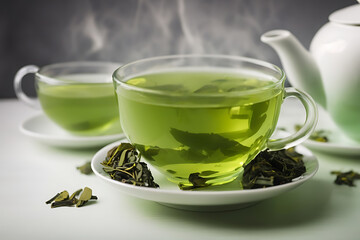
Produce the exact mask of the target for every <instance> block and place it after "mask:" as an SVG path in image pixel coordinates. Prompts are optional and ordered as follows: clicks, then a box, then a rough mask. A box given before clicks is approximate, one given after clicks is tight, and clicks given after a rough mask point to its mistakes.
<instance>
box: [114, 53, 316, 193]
mask: <svg viewBox="0 0 360 240" xmlns="http://www.w3.org/2000/svg"><path fill="white" fill-rule="evenodd" d="M113 80H114V83H115V91H116V94H117V99H118V104H119V112H120V122H121V125H122V128H123V131H124V133H125V135H126V136H127V138H128V139H129V141H130V142H131V143H132V144H134V145H135V146H136V147H137V149H138V150H139V151H140V152H141V155H142V157H143V158H145V159H146V161H147V162H148V163H149V164H151V165H152V166H154V167H155V168H156V169H158V170H159V171H160V172H162V173H163V174H164V175H165V176H166V177H167V178H168V179H169V180H170V181H172V182H175V183H177V184H181V185H184V186H187V185H192V183H193V182H194V181H202V183H203V184H206V185H218V184H224V183H227V182H230V181H232V180H233V179H235V178H236V177H237V176H238V174H239V172H240V171H241V169H242V167H243V166H244V165H245V164H247V163H248V162H250V161H251V160H252V159H254V157H255V156H256V155H257V154H258V153H259V152H260V151H262V150H264V149H266V148H269V149H270V150H279V149H283V148H288V147H291V146H294V145H296V144H299V143H301V142H302V141H304V140H305V139H306V138H307V137H308V136H309V135H310V134H311V132H312V131H313V129H314V127H315V125H316V122H317V109H316V105H315V103H314V101H313V100H312V99H311V97H310V96H309V95H307V94H306V93H303V92H300V91H298V90H296V89H293V88H284V81H285V74H284V72H283V71H282V70H281V69H280V68H278V67H276V66H275V65H272V64H270V63H266V62H263V61H260V60H255V59H249V58H243V57H232V56H217V55H216V56H213V55H202V56H196V55H195V56H192V55H188V56H187V55H183V56H165V57H157V58H150V59H144V60H140V61H136V62H133V63H130V64H127V65H124V66H122V67H120V68H119V69H117V70H116V71H115V72H114V74H113ZM290 96H294V97H297V98H298V99H300V100H301V102H302V104H303V105H304V107H305V110H306V121H305V123H304V125H303V127H302V128H301V129H300V130H299V131H298V132H296V133H295V134H293V135H291V136H288V137H286V138H283V139H276V140H275V139H270V137H271V136H272V134H273V132H274V130H275V128H276V124H277V120H278V117H279V113H280V108H281V104H282V102H283V99H284V98H286V97H290Z"/></svg>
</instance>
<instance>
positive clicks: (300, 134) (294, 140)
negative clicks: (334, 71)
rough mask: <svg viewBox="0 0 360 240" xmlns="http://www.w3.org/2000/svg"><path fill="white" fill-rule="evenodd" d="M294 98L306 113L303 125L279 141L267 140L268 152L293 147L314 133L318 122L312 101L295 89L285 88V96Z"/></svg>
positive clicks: (314, 104) (308, 96)
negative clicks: (299, 102)
mask: <svg viewBox="0 0 360 240" xmlns="http://www.w3.org/2000/svg"><path fill="white" fill-rule="evenodd" d="M287 97H296V98H298V99H299V100H300V101H301V103H302V104H303V106H304V108H305V112H306V120H305V123H304V125H303V126H302V127H301V128H300V129H299V131H297V132H296V133H294V134H292V135H290V136H288V137H285V138H281V139H269V140H268V142H267V147H268V148H269V150H270V151H275V150H280V149H284V148H289V147H293V146H295V145H298V144H300V143H302V142H303V141H305V140H306V139H307V138H308V137H309V136H310V135H311V133H312V132H313V131H314V129H315V127H316V124H317V121H318V111H317V107H316V103H315V102H314V100H313V99H312V98H311V97H310V95H308V94H307V93H305V92H302V91H299V90H297V89H295V88H285V96H284V98H287Z"/></svg>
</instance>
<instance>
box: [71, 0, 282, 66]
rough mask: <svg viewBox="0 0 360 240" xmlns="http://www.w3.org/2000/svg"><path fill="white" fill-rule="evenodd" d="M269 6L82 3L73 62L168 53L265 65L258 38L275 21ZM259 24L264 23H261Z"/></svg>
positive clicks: (217, 0)
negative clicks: (217, 56)
mask: <svg viewBox="0 0 360 240" xmlns="http://www.w3.org/2000/svg"><path fill="white" fill-rule="evenodd" d="M272 3H273V1H261V4H259V3H258V4H254V2H253V1H239V0H227V1H223V0H198V1H187V0H177V1H166V0H151V1H148V0H138V1H115V2H113V4H114V7H113V8H110V9H108V8H106V11H105V10H104V9H102V8H101V5H99V3H98V6H96V5H95V4H94V3H93V2H90V1H88V2H86V4H83V5H82V7H83V8H85V9H86V11H85V12H83V14H80V15H79V16H78V17H76V18H75V19H74V20H73V23H72V26H71V29H70V30H69V31H70V34H69V36H70V41H71V43H70V45H71V46H70V48H69V49H70V54H71V56H72V57H73V58H74V59H75V60H102V61H118V62H129V61H133V60H137V59H141V58H145V57H151V56H159V55H169V54H192V53H204V54H229V55H239V56H240V55H241V56H248V57H255V58H259V59H264V60H267V59H268V58H269V57H268V56H266V55H265V54H268V52H267V51H269V50H268V48H267V47H266V46H264V45H263V44H262V43H261V42H260V40H259V38H260V35H261V34H262V33H263V32H265V31H266V30H267V29H268V26H271V24H273V23H274V22H275V20H276V19H273V16H276V13H275V12H274V9H275V8H274V7H272ZM263 19H266V21H264V20H263Z"/></svg>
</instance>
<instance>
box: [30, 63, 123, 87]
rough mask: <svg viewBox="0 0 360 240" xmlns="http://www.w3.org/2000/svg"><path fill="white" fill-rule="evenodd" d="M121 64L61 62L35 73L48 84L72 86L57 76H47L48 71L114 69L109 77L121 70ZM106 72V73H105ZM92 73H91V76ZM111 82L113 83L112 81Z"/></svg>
mask: <svg viewBox="0 0 360 240" xmlns="http://www.w3.org/2000/svg"><path fill="white" fill-rule="evenodd" d="M121 65H122V64H121V63H117V62H103V61H70V62H59V63H53V64H49V65H45V66H43V67H41V68H40V69H39V71H38V72H37V73H35V76H36V77H38V78H40V79H41V81H44V82H47V83H51V84H64V83H65V84H72V83H70V82H65V81H63V80H60V79H57V78H56V76H49V75H48V74H46V71H48V70H51V69H56V68H58V69H61V68H63V69H76V68H81V67H89V68H94V69H95V68H105V67H113V70H111V71H109V76H110V77H111V76H112V73H113V71H115V70H116V69H117V68H119V66H121ZM104 72H105V71H104ZM86 73H87V72H85V71H84V74H86ZM90 73H91V72H89V74H90ZM99 73H101V71H99ZM110 82H111V81H110ZM81 83H86V84H89V83H91V84H96V83H101V82H100V81H99V82H90V81H89V82H81ZM74 84H76V82H74Z"/></svg>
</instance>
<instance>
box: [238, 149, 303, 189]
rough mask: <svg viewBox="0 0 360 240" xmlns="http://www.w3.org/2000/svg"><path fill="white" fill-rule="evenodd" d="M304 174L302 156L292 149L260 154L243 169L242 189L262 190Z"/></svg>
mask: <svg viewBox="0 0 360 240" xmlns="http://www.w3.org/2000/svg"><path fill="white" fill-rule="evenodd" d="M305 172H306V168H305V165H304V162H303V155H301V154H299V153H297V152H296V151H295V149H294V148H289V149H287V150H280V151H267V150H265V151H263V152H260V153H259V154H258V155H257V156H256V158H255V159H254V160H252V161H251V162H250V163H248V164H247V165H246V166H245V167H244V173H243V177H242V185H243V187H244V189H252V188H264V187H270V186H275V185H280V184H285V183H288V182H291V181H292V180H293V179H295V178H298V177H300V176H301V175H302V174H303V173H305Z"/></svg>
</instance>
